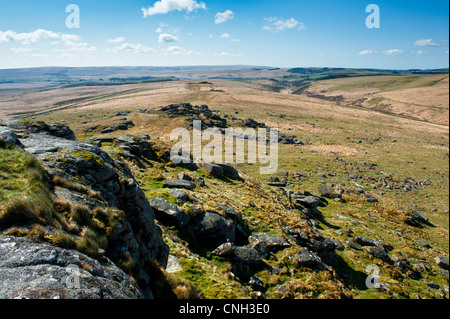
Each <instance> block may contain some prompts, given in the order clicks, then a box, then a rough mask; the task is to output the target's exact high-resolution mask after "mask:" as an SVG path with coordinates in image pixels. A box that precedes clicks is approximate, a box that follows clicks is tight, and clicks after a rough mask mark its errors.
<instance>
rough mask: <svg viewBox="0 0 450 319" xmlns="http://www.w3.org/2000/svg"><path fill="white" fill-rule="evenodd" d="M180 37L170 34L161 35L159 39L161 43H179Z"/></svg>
mask: <svg viewBox="0 0 450 319" xmlns="http://www.w3.org/2000/svg"><path fill="white" fill-rule="evenodd" d="M178 41H179V39H178V37H176V36H174V35H172V34H168V33H161V34H160V35H159V38H158V42H159V43H168V42H178Z"/></svg>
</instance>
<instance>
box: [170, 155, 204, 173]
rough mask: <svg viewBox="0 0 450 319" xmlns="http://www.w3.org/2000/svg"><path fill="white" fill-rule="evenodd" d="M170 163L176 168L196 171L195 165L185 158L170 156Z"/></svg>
mask: <svg viewBox="0 0 450 319" xmlns="http://www.w3.org/2000/svg"><path fill="white" fill-rule="evenodd" d="M170 160H171V161H172V163H174V164H175V165H176V166H180V167H183V168H186V169H188V170H197V169H198V166H197V164H195V163H194V162H193V161H192V160H191V159H190V158H189V157H186V156H179V155H176V156H172V157H171V158H170Z"/></svg>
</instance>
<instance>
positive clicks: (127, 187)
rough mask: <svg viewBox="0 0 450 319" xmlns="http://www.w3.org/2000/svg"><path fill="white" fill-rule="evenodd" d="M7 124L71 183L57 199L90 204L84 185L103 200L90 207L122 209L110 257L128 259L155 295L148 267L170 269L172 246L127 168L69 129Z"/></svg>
mask: <svg viewBox="0 0 450 319" xmlns="http://www.w3.org/2000/svg"><path fill="white" fill-rule="evenodd" d="M6 125H8V127H9V129H12V130H14V131H15V132H16V134H17V141H16V142H17V143H20V144H21V145H22V146H23V148H24V149H25V151H27V152H29V153H31V154H33V155H34V156H36V157H37V158H38V159H40V160H41V161H42V163H43V165H44V167H45V168H46V170H47V171H48V173H49V174H50V175H51V176H58V177H59V178H62V179H63V180H67V181H68V183H67V184H68V185H64V183H62V185H58V187H55V190H54V193H55V196H56V197H59V196H63V198H62V199H68V198H70V199H71V201H74V202H73V204H74V205H76V204H79V205H87V203H89V201H88V200H87V198H86V195H84V196H80V195H82V194H80V192H79V188H80V187H81V188H84V189H90V190H93V191H95V192H97V193H98V194H99V196H97V197H99V198H101V199H103V200H98V199H96V200H95V201H94V203H93V205H88V207H89V208H91V209H92V208H93V207H94V206H97V205H101V206H103V207H109V208H113V209H116V210H120V211H123V213H124V214H123V216H124V218H123V219H121V220H119V221H117V225H116V227H115V229H114V233H113V234H112V235H111V238H110V239H109V240H108V247H107V248H106V256H107V257H108V258H110V259H111V260H112V261H113V262H118V261H124V260H129V261H130V262H131V263H132V265H133V267H132V268H133V272H136V273H139V276H137V278H136V279H137V281H138V282H139V283H140V288H142V291H143V292H144V295H145V297H151V296H152V292H151V290H150V289H149V287H148V283H149V278H150V277H151V276H150V274H149V273H147V272H146V269H151V268H152V267H153V265H152V263H154V262H155V261H157V262H158V264H159V265H161V266H162V267H165V265H166V264H167V259H168V252H169V248H168V246H167V245H166V244H165V243H164V241H163V239H162V232H161V230H160V229H159V227H158V226H157V225H156V224H155V214H154V211H153V210H152V208H151V206H150V204H149V202H148V201H147V199H146V197H145V194H144V192H143V191H142V189H141V188H140V187H139V185H138V183H137V182H136V180H135V179H134V177H133V175H132V173H131V171H130V169H129V168H128V166H127V165H126V164H125V163H123V162H121V161H119V160H117V159H112V158H111V157H110V156H109V155H108V154H107V153H106V152H104V151H103V150H102V149H100V148H99V147H97V146H94V145H91V144H86V143H81V142H79V141H77V140H75V139H74V138H73V132H72V131H70V129H69V128H67V127H66V126H61V125H56V126H51V125H47V124H45V123H39V126H38V125H37V124H36V125H34V124H30V123H29V122H26V121H25V122H21V121H9V122H8V123H6ZM2 131H3V132H5V131H7V129H3V130H2ZM70 132H72V133H70ZM135 142H136V143H139V142H141V141H135ZM131 151H132V150H131ZM73 185H79V186H80V187H73ZM60 186H62V187H60ZM87 197H88V198H89V199H90V197H89V196H87ZM77 198H78V200H77ZM90 202H91V203H92V201H90ZM137 268H139V269H137Z"/></svg>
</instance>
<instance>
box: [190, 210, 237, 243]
mask: <svg viewBox="0 0 450 319" xmlns="http://www.w3.org/2000/svg"><path fill="white" fill-rule="evenodd" d="M190 227H191V229H192V231H193V234H194V235H195V236H197V237H198V238H200V239H203V240H206V241H209V242H207V245H216V244H220V243H225V242H233V241H234V240H235V238H236V224H235V222H234V221H233V220H231V219H228V218H225V217H223V216H221V215H219V214H216V213H212V212H205V213H203V214H201V215H198V216H196V217H195V218H194V219H193V220H192V221H191V224H190Z"/></svg>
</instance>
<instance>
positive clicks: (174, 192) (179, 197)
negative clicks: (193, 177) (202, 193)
mask: <svg viewBox="0 0 450 319" xmlns="http://www.w3.org/2000/svg"><path fill="white" fill-rule="evenodd" d="M169 194H170V195H171V196H172V197H173V198H175V199H176V201H177V202H178V203H180V202H187V201H189V195H188V194H186V192H184V191H182V190H181V189H171V190H169Z"/></svg>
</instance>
